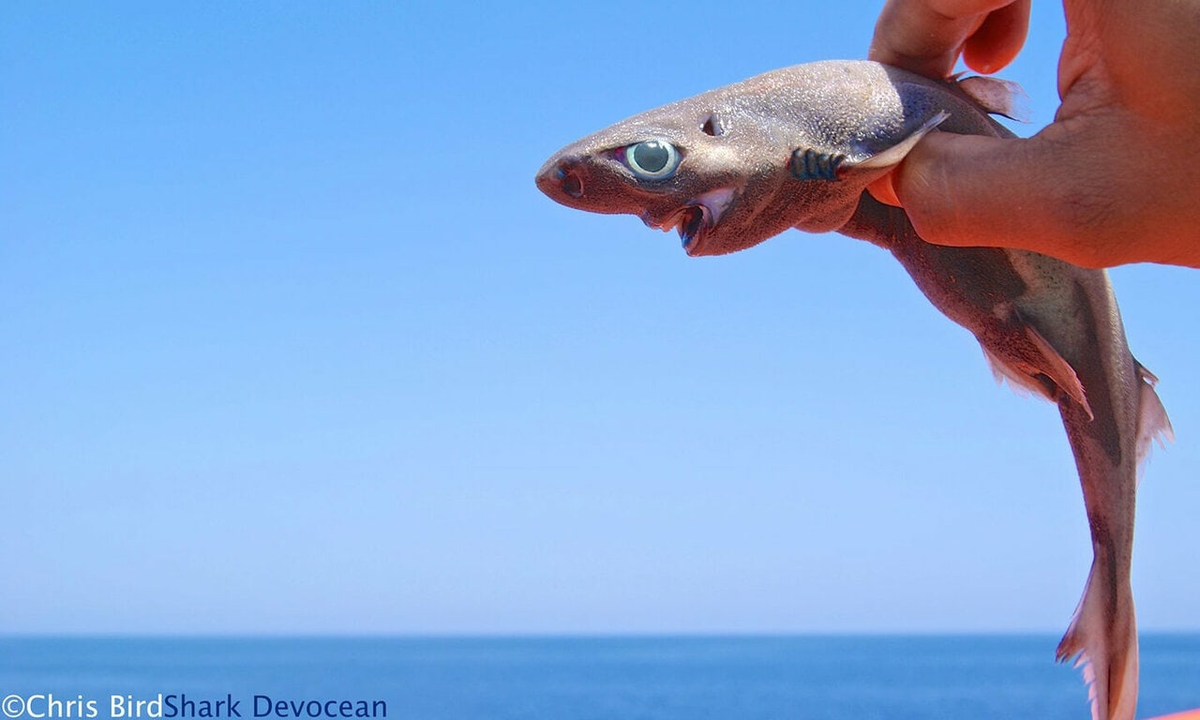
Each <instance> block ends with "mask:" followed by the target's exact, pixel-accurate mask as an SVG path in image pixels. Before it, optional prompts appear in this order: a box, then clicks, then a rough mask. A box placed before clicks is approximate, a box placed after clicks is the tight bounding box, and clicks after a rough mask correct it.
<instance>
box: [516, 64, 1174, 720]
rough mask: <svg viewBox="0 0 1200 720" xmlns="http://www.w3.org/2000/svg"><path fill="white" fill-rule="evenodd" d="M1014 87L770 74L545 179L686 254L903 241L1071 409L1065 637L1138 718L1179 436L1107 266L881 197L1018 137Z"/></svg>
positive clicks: (1109, 716)
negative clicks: (1062, 256)
mask: <svg viewBox="0 0 1200 720" xmlns="http://www.w3.org/2000/svg"><path fill="white" fill-rule="evenodd" d="M1017 97H1018V95H1017V90H1016V88H1015V85H1013V84H1011V83H1005V82H1004V81H1000V80H993V79H989V78H968V79H966V80H962V81H945V82H938V81H934V80H930V79H927V78H924V77H921V76H918V75H915V74H912V73H909V72H906V71H903V70H900V69H897V68H892V67H888V66H885V65H881V64H878V63H873V62H865V61H828V62H818V63H811V64H806V65H797V66H794V67H790V68H784V69H782V70H775V71H773V72H768V73H765V74H762V75H759V76H756V77H753V78H750V79H748V80H744V81H742V82H740V83H735V84H733V85H729V86H727V87H723V88H719V89H716V90H712V91H710V92H706V93H703V94H700V95H697V96H695V97H692V98H689V99H686V100H682V101H679V102H676V103H672V104H670V105H666V106H664V107H661V108H658V109H657V110H651V111H649V112H646V113H643V114H641V115H637V116H634V117H632V118H629V119H628V120H624V121H622V122H619V123H617V124H616V125H613V126H612V127H609V128H607V129H605V130H602V131H600V132H598V133H596V134H594V135H590V136H588V137H586V138H584V139H582V140H580V141H578V142H575V143H573V144H571V145H568V146H567V147H565V148H563V149H562V150H560V151H559V152H558V153H556V154H555V155H554V156H553V157H551V158H550V159H549V160H547V161H546V163H545V164H544V165H543V166H542V168H541V169H540V170H539V171H538V174H537V185H538V187H539V188H540V189H541V190H542V192H544V193H545V194H546V195H548V196H549V197H550V198H551V199H553V200H555V201H556V202H559V203H562V204H563V205H566V206H568V207H572V208H577V209H580V210H587V211H590V212H597V213H625V214H631V215H637V216H638V217H640V218H641V219H642V221H643V222H645V223H646V224H647V225H649V226H650V227H654V228H659V229H663V230H670V229H675V230H676V231H677V232H678V233H679V237H680V239H681V240H682V244H683V249H684V250H685V251H686V252H687V254H688V255H692V256H700V255H721V254H725V253H732V252H736V251H738V250H744V249H746V248H749V247H751V246H753V245H757V244H758V243H761V242H763V241H764V240H767V239H768V238H771V237H774V236H775V235H778V234H780V233H782V232H783V231H785V230H787V229H788V228H798V229H800V230H804V231H807V232H814V233H816V232H826V231H837V232H839V233H842V234H844V235H848V236H850V237H853V238H858V239H860V240H866V241H868V242H871V243H874V244H875V245H878V246H880V247H882V248H884V249H886V250H889V251H890V252H891V253H892V254H893V255H894V256H895V257H896V259H897V260H899V261H900V263H901V264H902V265H903V266H904V268H905V270H907V271H908V273H909V275H911V276H912V278H913V280H914V281H915V282H916V284H917V286H918V287H919V288H920V289H921V291H922V292H923V293H924V294H925V296H926V297H927V298H928V299H929V301H930V302H931V303H933V305H934V307H936V308H937V309H938V310H940V311H942V313H944V314H945V315H946V316H947V317H949V318H950V319H951V320H953V321H954V322H956V323H958V324H959V325H961V326H963V327H964V328H966V329H967V330H969V331H971V333H973V334H974V335H975V337H976V338H977V339H978V340H979V343H980V345H982V346H983V351H984V354H985V355H986V356H987V359H988V361H989V362H990V364H991V366H992V369H993V371H994V372H995V373H996V376H997V379H1001V378H1007V379H1008V380H1009V382H1010V383H1012V384H1013V385H1014V386H1015V387H1017V388H1021V389H1025V390H1028V391H1030V392H1032V393H1033V394H1036V395H1040V396H1042V397H1045V398H1047V399H1049V400H1050V401H1051V402H1054V403H1055V404H1056V405H1058V408H1059V412H1060V414H1061V416H1062V420H1063V425H1064V426H1065V428H1066V431H1067V438H1068V440H1069V441H1070V444H1071V448H1072V450H1073V452H1074V455H1075V463H1076V467H1077V469H1078V471H1079V479H1080V482H1081V484H1082V486H1083V496H1084V504H1085V506H1086V509H1087V517H1088V522H1089V525H1090V529H1091V536H1092V547H1093V553H1094V554H1093V560H1092V566H1091V572H1090V573H1089V575H1088V579H1087V584H1086V586H1085V588H1084V593H1083V598H1082V600H1080V602H1079V606H1078V608H1077V609H1076V611H1075V615H1074V618H1073V619H1072V621H1071V624H1070V626H1069V628H1068V629H1067V632H1066V634H1065V635H1064V637H1063V638H1062V641H1061V642H1060V643H1059V645H1058V650H1057V657H1058V659H1059V660H1060V661H1065V660H1067V659H1070V658H1074V659H1075V660H1076V665H1077V666H1083V667H1084V677H1085V680H1086V682H1087V683H1088V685H1089V697H1090V699H1091V706H1092V717H1093V718H1095V719H1096V720H1133V717H1134V713H1135V710H1136V705H1137V687H1138V645H1137V642H1138V641H1137V624H1136V620H1135V617H1134V607H1133V591H1132V588H1131V586H1130V567H1131V560H1132V552H1133V523H1134V500H1135V495H1136V491H1137V479H1138V472H1139V466H1140V464H1141V461H1142V459H1143V458H1144V457H1145V456H1146V455H1147V453H1148V451H1149V448H1150V445H1151V441H1152V440H1153V439H1155V438H1157V439H1158V441H1159V443H1160V444H1162V443H1163V440H1164V438H1166V439H1173V434H1172V430H1171V424H1170V421H1169V420H1168V419H1167V414H1166V411H1165V410H1164V409H1163V406H1162V403H1161V402H1160V401H1159V399H1158V396H1157V394H1156V393H1155V391H1154V384H1155V382H1156V381H1157V379H1156V378H1155V377H1154V375H1152V374H1151V373H1150V372H1149V371H1147V370H1146V368H1144V367H1142V365H1141V364H1140V363H1138V362H1137V360H1135V359H1134V357H1133V355H1131V354H1130V351H1129V347H1128V345H1127V343H1126V340H1125V331H1124V328H1123V326H1122V323H1121V316H1120V313H1119V311H1118V310H1117V303H1116V298H1115V297H1114V296H1113V291H1112V287H1111V285H1110V284H1109V281H1108V276H1107V274H1106V273H1105V272H1104V271H1102V270H1089V269H1084V268H1080V267H1076V266H1074V265H1070V264H1068V263H1065V262H1062V261H1059V260H1056V259H1053V258H1050V257H1046V256H1044V255H1039V254H1036V253H1031V252H1025V251H1021V250H1010V249H1000V248H951V247H943V246H937V245H931V244H929V243H927V242H925V241H924V240H922V239H921V238H920V237H919V236H918V235H917V233H916V231H915V230H914V229H913V226H912V224H911V223H910V222H909V220H908V218H907V216H906V215H905V214H904V211H903V210H902V209H900V208H897V207H892V206H890V205H885V204H882V203H880V202H878V201H876V200H875V199H874V197H873V196H872V195H871V194H870V193H869V192H867V189H868V188H869V187H870V186H871V185H872V183H876V182H877V181H880V180H881V179H883V178H884V176H886V175H887V174H888V173H889V172H890V171H891V170H892V169H893V168H895V167H896V165H897V164H898V163H900V162H901V161H902V160H903V159H904V157H905V155H906V154H907V153H908V152H909V150H911V149H912V147H913V146H914V145H916V143H917V142H918V141H919V140H920V139H921V138H922V137H923V136H924V135H925V134H926V133H929V132H935V131H940V132H954V133H962V134H978V135H990V136H995V137H1012V133H1010V132H1009V131H1008V130H1007V129H1005V128H1004V127H1003V126H1002V125H1000V124H998V123H997V122H995V121H994V120H993V119H992V118H991V117H989V113H995V114H1004V115H1009V116H1012V115H1014V114H1016V112H1017V110H1016V105H1017V103H1016V98H1017Z"/></svg>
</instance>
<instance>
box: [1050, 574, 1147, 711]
mask: <svg viewBox="0 0 1200 720" xmlns="http://www.w3.org/2000/svg"><path fill="white" fill-rule="evenodd" d="M1115 570H1116V569H1115V568H1114V567H1112V561H1111V560H1109V559H1107V558H1105V557H1104V556H1103V555H1097V556H1096V558H1095V559H1094V560H1093V561H1092V570H1091V572H1090V573H1089V574H1088V581H1087V586H1086V587H1085V588H1084V591H1083V599H1082V600H1080V601H1079V607H1078V608H1077V609H1076V610H1075V617H1074V618H1073V619H1072V620H1071V626H1070V627H1069V628H1068V629H1067V634H1066V635H1064V636H1063V639H1062V642H1060V643H1059V644H1058V652H1057V657H1058V661H1059V662H1066V661H1067V660H1071V659H1074V660H1075V667H1081V666H1082V667H1083V679H1084V682H1086V683H1087V684H1088V699H1089V700H1090V701H1091V704H1092V720H1133V718H1134V711H1135V710H1136V709H1137V690H1138V640H1137V621H1136V620H1135V619H1134V612H1133V594H1132V592H1131V591H1130V589H1129V586H1128V585H1127V584H1122V583H1120V582H1119V581H1116V579H1115V577H1114V574H1115Z"/></svg>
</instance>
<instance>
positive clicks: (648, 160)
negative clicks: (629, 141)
mask: <svg viewBox="0 0 1200 720" xmlns="http://www.w3.org/2000/svg"><path fill="white" fill-rule="evenodd" d="M625 164H626V165H628V166H629V169H630V170H632V171H633V172H634V174H635V175H638V176H640V177H643V178H646V179H647V180H663V179H665V178H669V177H671V175H673V174H674V173H675V168H677V167H679V151H678V150H676V149H675V146H674V145H672V144H671V143H669V142H667V141H666V140H657V139H656V140H643V141H642V142H640V143H636V144H633V145H630V146H629V147H627V148H625Z"/></svg>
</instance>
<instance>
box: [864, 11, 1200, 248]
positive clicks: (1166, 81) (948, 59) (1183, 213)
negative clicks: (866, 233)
mask: <svg viewBox="0 0 1200 720" xmlns="http://www.w3.org/2000/svg"><path fill="white" fill-rule="evenodd" d="M1029 3H1030V0H888V2H887V4H886V5H885V7H884V9H883V11H882V13H881V14H880V16H879V21H878V23H877V24H876V27H875V38H874V40H873V41H872V43H871V51H870V58H871V59H872V60H878V61H880V62H883V63H887V64H889V65H895V66H898V67H902V68H906V69H909V70H913V71H915V72H919V73H921V74H924V75H927V76H930V77H935V78H945V77H947V76H949V74H950V73H951V72H953V69H954V65H955V63H956V61H957V60H958V57H959V56H960V55H961V56H962V57H963V60H964V61H965V62H966V64H967V66H968V67H970V68H971V69H973V70H976V71H978V72H982V73H990V72H995V71H996V70H999V69H1001V68H1003V67H1004V66H1005V65H1007V64H1008V63H1009V62H1011V60H1012V59H1013V58H1014V57H1015V56H1016V55H1017V53H1018V52H1019V51H1020V49H1021V46H1022V45H1023V44H1024V42H1025V34H1026V30H1027V28H1028V24H1029V7H1030V6H1029ZM1063 4H1064V7H1065V10H1066V15H1067V39H1066V42H1064V44H1063V49H1062V55H1061V57H1060V59H1059V65H1058V92H1059V97H1060V98H1061V99H1062V104H1061V105H1060V106H1059V108H1058V112H1057V114H1056V116H1055V120H1054V122H1053V123H1051V124H1050V125H1048V126H1047V127H1045V128H1043V129H1042V130H1041V131H1040V132H1038V133H1037V134H1036V135H1034V136H1033V137H1031V138H1027V139H999V138H984V137H978V136H973V135H972V136H967V135H953V134H950V133H945V132H936V133H930V134H929V135H927V136H926V137H925V139H923V140H922V141H921V142H920V143H918V144H917V146H916V147H915V148H914V149H913V150H912V152H911V153H910V154H909V155H908V157H907V158H906V159H905V161H904V162H903V163H902V164H901V165H900V166H899V167H898V168H897V169H896V171H895V172H893V173H892V174H891V175H890V176H889V178H890V183H889V182H888V181H886V180H885V181H884V182H882V183H878V184H876V185H875V186H874V187H872V194H874V195H875V196H876V198H877V199H879V200H881V201H883V202H890V203H891V204H899V205H902V206H903V207H904V208H905V211H906V212H907V213H908V215H909V218H910V219H911V220H912V222H913V225H914V226H915V227H916V229H917V231H918V232H919V233H920V234H921V237H923V238H925V239H926V240H929V241H930V242H934V243H939V244H943V245H960V246H973V245H983V246H997V247H1019V248H1023V249H1027V250H1034V251H1037V252H1041V253H1045V254H1048V255H1054V256H1056V257H1060V258H1062V259H1064V260H1068V261H1070V262H1073V263H1076V264H1079V265H1084V266H1088V267H1109V266H1113V265H1120V264H1123V263H1131V262H1160V263H1170V264H1177V265H1187V266H1191V267H1200V41H1198V40H1197V38H1200V0H1159V1H1156V2H1150V3H1142V2H1138V0H1064V3H1063Z"/></svg>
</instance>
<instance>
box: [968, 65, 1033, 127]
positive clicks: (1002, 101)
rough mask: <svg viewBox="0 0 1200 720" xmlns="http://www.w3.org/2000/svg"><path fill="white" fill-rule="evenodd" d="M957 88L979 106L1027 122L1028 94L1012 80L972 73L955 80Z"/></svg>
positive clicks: (1011, 118)
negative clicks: (969, 75)
mask: <svg viewBox="0 0 1200 720" xmlns="http://www.w3.org/2000/svg"><path fill="white" fill-rule="evenodd" d="M957 84H958V89H959V90H962V91H963V92H964V93H966V94H967V96H968V97H969V98H971V99H972V100H974V101H975V102H976V103H977V104H978V105H979V107H981V108H983V109H984V110H987V111H988V112H989V113H992V114H994V115H1003V116H1004V117H1006V118H1009V119H1010V120H1016V121H1017V122H1023V123H1027V122H1029V96H1028V95H1026V94H1025V91H1024V90H1023V89H1022V88H1021V86H1020V85H1019V84H1017V83H1015V82H1013V81H1012V80H1001V79H1000V78H993V77H982V76H979V75H973V76H971V77H968V78H963V79H962V80H958V81H957Z"/></svg>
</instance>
